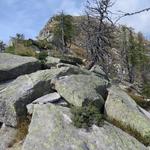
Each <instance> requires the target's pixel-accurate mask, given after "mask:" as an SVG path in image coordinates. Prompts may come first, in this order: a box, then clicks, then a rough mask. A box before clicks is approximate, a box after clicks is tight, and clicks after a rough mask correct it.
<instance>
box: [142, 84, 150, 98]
mask: <svg viewBox="0 0 150 150" xmlns="http://www.w3.org/2000/svg"><path fill="white" fill-rule="evenodd" d="M142 93H143V95H145V96H146V97H148V98H149V97H150V84H148V83H146V84H144V87H143V91H142Z"/></svg>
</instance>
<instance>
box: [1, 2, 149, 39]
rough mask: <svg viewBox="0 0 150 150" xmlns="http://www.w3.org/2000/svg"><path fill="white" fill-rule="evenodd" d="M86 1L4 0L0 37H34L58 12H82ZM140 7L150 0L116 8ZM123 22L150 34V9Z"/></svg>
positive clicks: (124, 9)
mask: <svg viewBox="0 0 150 150" xmlns="http://www.w3.org/2000/svg"><path fill="white" fill-rule="evenodd" d="M83 2H85V0H0V40H3V41H5V42H7V41H8V40H9V37H10V36H14V35H15V34H16V33H23V34H25V36H26V37H27V38H29V37H30V38H34V37H35V36H37V35H38V33H39V31H40V30H41V29H42V27H43V26H44V25H45V23H46V22H47V20H48V19H49V18H50V17H51V16H52V15H53V14H55V13H56V12H60V11H61V10H64V11H65V12H67V13H71V14H73V15H78V14H82V13H81V9H82V8H83ZM140 7H141V8H145V7H150V0H118V1H117V2H116V5H115V7H114V9H117V10H123V11H132V10H133V11H134V10H137V9H139V8H140ZM121 23H124V24H127V25H129V26H132V27H134V28H135V29H136V31H142V32H143V33H144V34H145V35H150V12H148V13H143V14H141V15H136V16H134V17H130V18H125V19H124V20H122V21H121Z"/></svg>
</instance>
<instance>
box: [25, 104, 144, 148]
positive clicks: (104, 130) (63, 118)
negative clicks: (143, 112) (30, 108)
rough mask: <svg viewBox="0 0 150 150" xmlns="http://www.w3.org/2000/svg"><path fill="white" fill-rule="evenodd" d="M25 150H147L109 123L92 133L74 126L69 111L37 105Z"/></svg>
mask: <svg viewBox="0 0 150 150" xmlns="http://www.w3.org/2000/svg"><path fill="white" fill-rule="evenodd" d="M22 150H147V148H146V147H145V146H144V145H143V144H141V143H140V142H138V141H137V140H136V139H135V138H134V137H131V136H130V135H128V134H127V133H125V132H123V131H122V130H120V129H118V128H116V127H115V126H113V125H111V124H109V123H107V122H105V123H104V125H103V126H102V127H97V126H95V125H93V127H92V128H91V130H89V131H87V130H85V129H77V128H76V127H74V126H73V124H72V120H71V114H70V111H69V109H68V108H65V107H61V106H55V105H53V104H46V105H34V113H33V116H32V121H31V124H30V127H29V133H28V135H27V137H26V139H25V142H24V144H23V147H22Z"/></svg>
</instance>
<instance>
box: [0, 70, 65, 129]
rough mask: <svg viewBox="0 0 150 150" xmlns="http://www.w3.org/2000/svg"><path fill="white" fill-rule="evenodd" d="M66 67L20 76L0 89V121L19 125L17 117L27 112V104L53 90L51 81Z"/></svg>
mask: <svg viewBox="0 0 150 150" xmlns="http://www.w3.org/2000/svg"><path fill="white" fill-rule="evenodd" d="M65 69H66V68H60V69H51V70H43V71H38V72H36V73H32V74H29V75H24V76H20V77H18V78H17V79H16V80H14V81H13V82H12V83H10V84H9V86H8V87H7V88H5V89H3V90H1V91H0V122H4V123H5V124H7V125H10V126H16V125H17V118H18V117H19V116H22V115H25V114H26V105H27V104H29V103H31V102H32V101H34V100H35V99H37V98H39V97H41V96H43V95H45V94H47V93H50V92H52V90H51V88H50V81H51V80H52V79H53V78H54V77H55V76H56V75H57V74H59V73H60V72H62V71H64V70H65Z"/></svg>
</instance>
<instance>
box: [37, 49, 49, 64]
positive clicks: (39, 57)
mask: <svg viewBox="0 0 150 150" xmlns="http://www.w3.org/2000/svg"><path fill="white" fill-rule="evenodd" d="M47 56H48V53H47V52H46V51H42V52H40V53H39V54H38V59H39V60H40V61H43V62H45V61H46V57H47Z"/></svg>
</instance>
